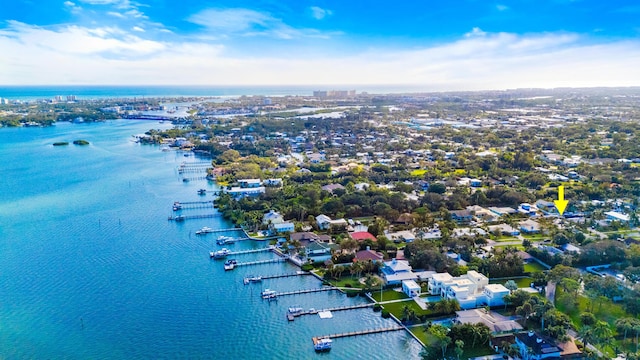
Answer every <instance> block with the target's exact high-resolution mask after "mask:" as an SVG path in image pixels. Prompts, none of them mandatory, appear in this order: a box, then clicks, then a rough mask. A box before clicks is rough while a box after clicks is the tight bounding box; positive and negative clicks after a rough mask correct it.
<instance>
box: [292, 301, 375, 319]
mask: <svg viewBox="0 0 640 360" xmlns="http://www.w3.org/2000/svg"><path fill="white" fill-rule="evenodd" d="M373 305H375V304H374V303H366V304H360V305H350V306H349V305H348V306H339V307H334V308H328V309H322V310H308V311H301V312H298V313H294V314H288V315H293V316H294V317H298V316H303V315H315V314H317V313H319V312H323V311H331V312H335V311H345V310H355V309H364V308H370V307H373Z"/></svg>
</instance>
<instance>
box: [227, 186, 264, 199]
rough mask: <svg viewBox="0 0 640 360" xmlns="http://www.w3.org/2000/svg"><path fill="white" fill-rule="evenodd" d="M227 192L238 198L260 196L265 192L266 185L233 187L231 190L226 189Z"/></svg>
mask: <svg viewBox="0 0 640 360" xmlns="http://www.w3.org/2000/svg"><path fill="white" fill-rule="evenodd" d="M226 192H227V193H229V195H231V196H233V197H236V198H243V197H248V196H260V195H261V194H264V192H265V187H264V186H259V187H247V188H242V187H232V188H231V189H230V190H226Z"/></svg>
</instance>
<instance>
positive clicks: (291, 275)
mask: <svg viewBox="0 0 640 360" xmlns="http://www.w3.org/2000/svg"><path fill="white" fill-rule="evenodd" d="M303 275H311V273H310V272H308V271H299V272H297V273H293V274H281V275H267V276H261V278H262V280H269V279H280V278H288V277H294V276H303Z"/></svg>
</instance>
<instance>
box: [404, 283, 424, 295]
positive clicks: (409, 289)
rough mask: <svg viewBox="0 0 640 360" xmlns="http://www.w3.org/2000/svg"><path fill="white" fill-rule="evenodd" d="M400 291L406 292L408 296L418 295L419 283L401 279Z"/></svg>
mask: <svg viewBox="0 0 640 360" xmlns="http://www.w3.org/2000/svg"><path fill="white" fill-rule="evenodd" d="M402 292H404V293H405V294H407V296H408V297H415V296H419V295H420V285H418V284H417V283H416V282H415V281H413V280H403V281H402Z"/></svg>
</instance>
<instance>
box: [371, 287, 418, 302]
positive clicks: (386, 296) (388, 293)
mask: <svg viewBox="0 0 640 360" xmlns="http://www.w3.org/2000/svg"><path fill="white" fill-rule="evenodd" d="M371 297H372V298H373V299H374V300H375V301H378V302H381V301H391V300H402V299H408V298H409V297H408V296H407V294H405V293H403V292H399V291H395V290H393V289H386V290H383V291H382V300H380V290H379V289H378V291H375V290H372V291H371Z"/></svg>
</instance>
